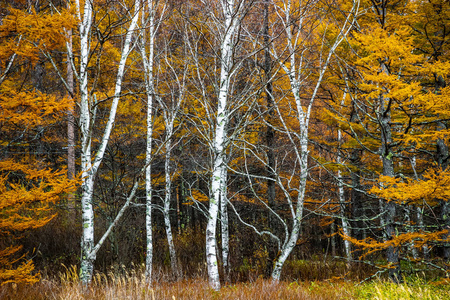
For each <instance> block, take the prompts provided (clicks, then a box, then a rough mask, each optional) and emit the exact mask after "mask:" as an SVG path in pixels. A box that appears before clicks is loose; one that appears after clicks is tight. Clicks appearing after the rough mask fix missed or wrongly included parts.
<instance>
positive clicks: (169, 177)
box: [163, 121, 179, 278]
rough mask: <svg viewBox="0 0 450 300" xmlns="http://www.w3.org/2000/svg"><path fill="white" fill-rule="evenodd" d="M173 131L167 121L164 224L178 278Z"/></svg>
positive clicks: (173, 269) (175, 273)
mask: <svg viewBox="0 0 450 300" xmlns="http://www.w3.org/2000/svg"><path fill="white" fill-rule="evenodd" d="M169 122H170V121H169ZM172 131H173V122H170V123H169V124H167V123H166V134H167V136H168V137H167V141H166V159H165V166H164V170H165V180H166V191H165V197H164V205H163V215H164V226H165V228H166V236H167V243H168V245H169V255H170V265H171V268H172V274H173V275H174V276H175V277H176V278H178V277H179V270H178V263H177V254H176V251H175V245H174V243H173V234H172V225H171V223H170V203H171V200H172V174H171V170H170V160H171V148H172Z"/></svg>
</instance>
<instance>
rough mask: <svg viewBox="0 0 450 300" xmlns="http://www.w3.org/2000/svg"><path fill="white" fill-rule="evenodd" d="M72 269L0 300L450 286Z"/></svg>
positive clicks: (333, 294)
mask: <svg viewBox="0 0 450 300" xmlns="http://www.w3.org/2000/svg"><path fill="white" fill-rule="evenodd" d="M77 273H78V272H77V270H76V268H74V267H72V268H69V269H68V270H67V271H66V272H65V273H61V274H60V276H59V277H58V278H56V279H52V280H49V279H45V278H43V279H42V280H41V281H40V282H39V283H37V284H34V285H13V284H10V285H4V286H2V287H1V288H0V299H20V300H28V299H29V300H40V299H102V300H103V299H104V300H110V299H149V300H159V299H161V300H162V299H164V300H165V299H167V300H174V299H176V300H177V299H185V300H200V299H204V300H207V299H230V300H231V299H233V300H239V299H240V300H253V299H268V300H269V299H293V300H294V299H295V300H303V299H305V300H306V299H371V300H380V299H386V300H387V299H389V300H393V299H433V300H434V299H436V300H445V299H450V284H445V280H444V281H441V282H440V283H439V284H438V283H436V282H434V283H425V282H424V281H423V280H421V279H419V278H416V279H409V280H407V281H406V282H405V283H403V284H400V285H396V284H393V283H390V282H388V281H381V280H373V281H371V282H365V283H358V282H354V281H343V280H338V279H336V280H335V281H330V280H326V281H313V282H298V281H293V282H286V281H282V282H279V283H276V284H274V283H272V282H271V281H269V280H264V279H262V278H257V279H254V280H250V281H248V282H240V283H236V284H224V285H223V287H222V289H221V290H220V291H219V292H216V291H213V290H212V289H210V288H209V286H208V282H207V281H206V280H204V279H203V278H200V277H199V278H196V279H189V280H187V279H186V280H179V281H169V280H167V279H164V277H160V279H159V280H156V281H154V282H152V284H151V285H150V286H149V285H147V283H146V281H145V278H144V276H143V275H142V274H141V272H135V271H132V272H130V273H125V274H121V275H114V274H112V273H109V274H97V275H96V276H95V278H94V280H93V282H92V284H91V285H90V286H87V287H86V286H83V285H82V284H80V283H79V280H78V275H77Z"/></svg>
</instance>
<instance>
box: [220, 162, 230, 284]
mask: <svg viewBox="0 0 450 300" xmlns="http://www.w3.org/2000/svg"><path fill="white" fill-rule="evenodd" d="M222 178H224V180H223V183H224V185H223V186H222V188H221V195H220V221H221V222H220V224H221V233H222V264H223V273H224V275H225V281H226V282H229V281H230V267H229V265H228V254H229V253H230V234H229V231H228V198H227V185H226V182H227V180H226V178H227V169H226V168H224V169H223V174H222Z"/></svg>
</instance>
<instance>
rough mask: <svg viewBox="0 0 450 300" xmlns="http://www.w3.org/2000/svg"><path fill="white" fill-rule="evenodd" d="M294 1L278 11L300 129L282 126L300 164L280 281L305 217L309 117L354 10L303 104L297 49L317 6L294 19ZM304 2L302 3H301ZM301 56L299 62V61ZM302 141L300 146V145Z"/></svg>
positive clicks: (277, 270) (277, 269)
mask: <svg viewBox="0 0 450 300" xmlns="http://www.w3.org/2000/svg"><path fill="white" fill-rule="evenodd" d="M291 5H292V2H291V1H290V0H288V1H286V2H284V3H283V7H278V8H279V9H280V11H282V14H279V16H281V15H284V18H282V20H281V22H282V23H283V24H284V26H285V28H284V29H285V34H286V42H287V51H288V54H289V59H288V61H289V64H285V61H284V60H283V59H281V58H278V60H279V62H280V64H281V68H283V69H284V71H285V72H286V74H287V75H288V77H289V82H290V87H291V93H292V96H293V97H294V100H295V104H296V114H297V115H296V118H297V121H298V126H299V132H298V133H291V132H290V129H289V128H288V127H287V126H286V124H285V123H284V121H283V126H284V129H285V131H286V134H287V135H288V138H289V140H290V142H291V143H292V144H293V145H296V144H297V145H296V147H295V149H294V150H295V153H296V156H297V160H298V162H299V165H300V170H299V185H298V187H297V192H298V196H297V199H296V200H297V202H296V205H294V203H292V202H291V201H290V200H288V201H289V204H290V207H291V215H292V227H291V230H290V232H289V234H288V236H287V237H286V238H285V242H284V243H283V245H282V247H281V250H280V255H279V256H278V258H277V260H276V261H275V265H274V269H273V271H272V281H274V282H278V281H279V280H280V276H281V270H282V268H283V265H284V263H285V262H286V259H287V258H288V256H289V254H290V253H291V252H292V250H293V249H294V247H295V245H296V244H297V240H298V238H299V235H300V230H301V220H302V217H303V208H304V200H305V193H306V181H307V177H308V152H309V150H308V145H309V137H308V135H309V120H310V116H311V111H312V108H313V105H314V100H315V98H316V95H317V92H318V90H319V87H320V84H321V83H322V79H323V76H324V74H325V71H326V70H327V68H328V64H329V62H330V59H331V57H332V55H333V54H334V51H335V50H336V48H337V47H338V46H339V44H340V43H341V42H342V41H343V40H344V38H345V36H346V35H347V33H348V31H349V30H350V28H351V27H352V24H351V23H352V22H353V21H352V19H353V16H352V13H349V14H348V15H347V18H346V20H345V22H344V24H343V25H342V27H341V31H340V33H339V34H338V36H337V38H336V40H335V41H334V43H333V45H332V46H331V47H330V49H329V52H328V53H327V54H326V55H324V59H323V61H321V62H320V67H319V73H318V78H317V81H316V84H315V86H314V90H313V92H312V94H311V96H310V97H309V102H306V103H303V102H302V99H301V97H300V89H301V82H302V79H303V78H302V69H303V57H302V56H301V54H299V52H300V51H298V44H299V43H300V41H301V39H302V34H304V32H303V22H304V21H305V15H306V14H307V11H308V10H309V9H310V8H311V7H310V5H314V2H308V3H306V4H305V6H304V7H302V8H301V9H302V12H301V13H300V16H299V17H298V18H297V19H296V20H293V18H292V16H291V12H292V6H291ZM302 5H303V4H302V3H301V4H300V6H302ZM357 7H358V4H357V2H354V5H353V8H352V10H355V9H357ZM294 23H295V25H296V27H297V28H298V29H297V32H296V33H295V34H293V32H292V26H293V25H294ZM297 57H298V61H297ZM293 136H295V137H296V139H297V140H298V142H295V141H294V137H293ZM298 144H299V145H298Z"/></svg>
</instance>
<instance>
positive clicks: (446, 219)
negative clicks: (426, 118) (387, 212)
mask: <svg viewBox="0 0 450 300" xmlns="http://www.w3.org/2000/svg"><path fill="white" fill-rule="evenodd" d="M438 128H439V130H444V129H445V125H444V124H443V123H441V122H440V123H439V124H438ZM436 148H437V149H436V152H437V153H436V156H437V162H438V165H439V167H440V168H441V170H442V171H445V170H446V169H447V166H448V159H449V151H448V146H447V145H446V144H445V141H444V140H443V139H438V140H437V142H436ZM440 206H441V215H440V218H441V222H442V225H441V226H442V227H443V228H445V229H448V230H449V231H450V203H449V201H447V200H440ZM449 237H450V234H446V235H444V236H443V239H448V238H449ZM444 260H445V261H446V262H447V263H448V262H450V242H446V243H444Z"/></svg>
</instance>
